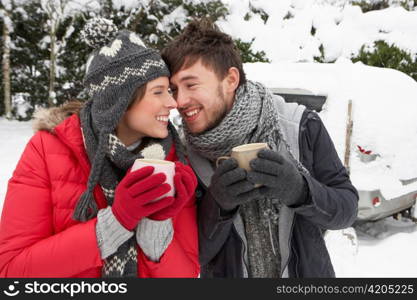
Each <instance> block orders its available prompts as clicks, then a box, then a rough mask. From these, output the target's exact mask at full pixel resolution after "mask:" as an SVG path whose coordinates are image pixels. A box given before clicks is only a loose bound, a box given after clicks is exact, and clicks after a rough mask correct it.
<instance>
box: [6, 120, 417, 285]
mask: <svg viewBox="0 0 417 300" xmlns="http://www.w3.org/2000/svg"><path fill="white" fill-rule="evenodd" d="M31 136H32V129H31V123H30V122H16V121H12V122H10V121H6V120H5V119H0V141H1V147H0V165H1V166H2V167H1V168H0V208H1V207H2V205H3V200H4V196H5V193H6V189H7V181H8V180H9V178H10V177H11V176H12V173H13V170H14V168H15V166H16V163H17V161H18V160H19V157H20V155H21V153H22V151H23V150H24V147H25V145H26V143H27V142H28V141H29V139H30V137H31ZM359 229H360V231H358V238H359V240H356V239H355V236H356V234H355V231H354V230H352V228H348V229H344V230H337V231H328V232H327V233H326V234H325V240H326V243H327V246H328V249H329V253H330V256H331V259H332V262H333V265H334V268H335V271H336V275H337V276H338V277H417V259H415V257H416V249H417V225H415V224H413V223H411V222H407V221H395V220H393V219H392V218H389V219H386V220H383V221H380V222H377V223H372V224H371V223H366V224H365V225H362V226H361V227H360V228H359Z"/></svg>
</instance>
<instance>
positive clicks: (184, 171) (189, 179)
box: [149, 162, 197, 221]
mask: <svg viewBox="0 0 417 300" xmlns="http://www.w3.org/2000/svg"><path fill="white" fill-rule="evenodd" d="M174 186H175V201H174V202H173V203H172V204H171V205H169V206H167V207H164V208H162V209H161V210H159V211H157V212H156V213H154V214H152V215H151V216H150V217H149V218H151V219H153V220H158V221H160V220H165V219H169V218H172V217H173V216H175V215H177V214H178V213H179V212H180V211H181V210H182V209H183V208H184V206H185V205H186V204H187V203H188V201H190V199H191V197H192V196H193V195H194V192H195V189H196V187H197V177H196V176H195V174H194V172H193V170H192V169H191V168H190V167H189V166H186V165H184V164H182V163H180V162H175V175H174Z"/></svg>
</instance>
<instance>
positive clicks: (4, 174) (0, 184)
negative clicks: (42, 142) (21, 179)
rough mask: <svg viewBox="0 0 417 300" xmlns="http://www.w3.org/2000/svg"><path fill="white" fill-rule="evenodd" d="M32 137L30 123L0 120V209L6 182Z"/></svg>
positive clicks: (4, 194)
mask: <svg viewBox="0 0 417 300" xmlns="http://www.w3.org/2000/svg"><path fill="white" fill-rule="evenodd" d="M31 136H32V125H31V123H30V122H18V121H7V120H6V119H4V118H0V141H1V144H0V145H1V146H0V166H1V168H0V208H2V207H3V201H4V197H5V196H6V190H7V182H8V180H9V179H10V177H11V176H12V174H13V170H14V169H15V167H16V164H17V162H18V160H19V158H20V155H21V154H22V152H23V149H24V148H25V146H26V143H27V142H28V141H29V138H30V137H31Z"/></svg>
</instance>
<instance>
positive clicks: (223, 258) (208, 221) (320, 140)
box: [190, 104, 358, 278]
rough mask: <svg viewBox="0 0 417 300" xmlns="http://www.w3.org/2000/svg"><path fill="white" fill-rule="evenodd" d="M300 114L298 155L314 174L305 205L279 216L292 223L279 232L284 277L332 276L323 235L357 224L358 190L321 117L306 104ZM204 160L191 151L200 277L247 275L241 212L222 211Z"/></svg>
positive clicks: (284, 222) (308, 178)
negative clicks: (196, 183)
mask: <svg viewBox="0 0 417 300" xmlns="http://www.w3.org/2000/svg"><path fill="white" fill-rule="evenodd" d="M283 105H284V106H285V104H283ZM300 116H301V117H300V118H299V120H298V123H297V126H299V127H298V128H297V130H296V132H297V134H298V141H297V145H298V147H299V155H298V159H299V161H300V162H301V163H302V164H303V165H304V167H305V168H306V169H307V170H308V171H309V172H310V175H311V176H306V177H305V179H306V181H307V184H308V196H307V200H306V202H305V204H303V205H301V206H299V207H296V208H288V207H285V210H286V211H287V214H285V218H283V220H280V229H281V227H288V230H287V233H286V234H284V235H287V236H288V237H287V238H284V239H283V237H279V241H280V243H284V244H286V245H280V248H281V249H284V250H282V252H283V253H281V256H282V265H281V268H280V269H281V270H282V271H281V276H282V277H300V278H305V277H334V276H335V273H334V270H333V266H332V264H331V261H330V257H329V253H328V251H327V249H326V245H325V242H324V239H323V234H324V232H325V230H327V229H330V230H336V229H342V228H346V227H349V226H351V225H352V224H353V222H354V221H355V219H356V216H357V208H358V193H357V191H356V189H355V188H354V187H353V185H352V184H351V182H350V179H349V176H348V174H347V172H346V169H345V168H344V166H343V165H342V163H341V161H340V159H339V157H338V155H337V153H336V150H335V147H334V145H333V142H332V140H331V138H330V136H329V134H328V132H327V130H326V128H325V127H324V124H323V123H322V121H321V120H320V118H319V116H318V115H317V114H316V113H315V112H312V111H309V110H307V109H306V110H303V112H302V113H300ZM203 160H204V159H202V158H201V157H199V155H198V154H196V153H194V152H192V151H191V153H190V161H191V164H192V165H193V168H194V170H195V171H196V173H197V175H198V177H199V181H200V185H199V188H198V190H197V196H198V220H199V249H200V264H201V277H202V278H208V277H229V278H230V277H246V276H247V271H246V270H247V269H246V265H245V251H246V249H245V248H246V241H245V237H244V233H242V228H239V227H242V226H239V224H241V219H240V217H239V212H238V211H237V212H236V213H234V214H231V215H227V216H224V215H223V214H222V215H221V213H220V208H219V207H218V206H217V204H216V202H215V201H214V199H213V198H212V197H211V195H210V194H209V193H208V192H207V184H204V180H203V178H202V177H205V176H206V177H207V175H208V174H207V173H210V172H207V166H206V167H205V166H204V161H203ZM205 168H206V169H205ZM211 172H213V171H211ZM206 183H207V180H206ZM288 212H289V213H288ZM284 213H285V212H284ZM287 215H290V216H291V217H287ZM239 219H240V220H239ZM281 222H283V223H281ZM282 225H283V226H282ZM283 246H284V247H283ZM285 249H287V250H285ZM284 252H288V253H284Z"/></svg>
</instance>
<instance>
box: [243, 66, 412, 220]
mask: <svg viewBox="0 0 417 300" xmlns="http://www.w3.org/2000/svg"><path fill="white" fill-rule="evenodd" d="M244 69H245V72H246V74H247V77H248V78H249V79H251V80H254V81H259V82H262V83H264V84H265V85H266V86H267V87H268V88H270V89H271V91H272V92H273V93H274V94H278V95H281V96H282V97H283V98H284V99H285V100H286V101H287V102H298V103H301V104H304V105H306V106H307V107H308V108H310V109H314V110H316V111H317V112H318V113H319V115H320V117H321V118H322V120H323V122H324V124H325V125H326V128H327V130H328V131H329V134H330V136H331V137H332V140H333V142H334V144H335V147H336V150H337V152H338V155H339V157H340V159H341V161H342V162H344V164H345V166H346V167H347V168H348V170H349V172H350V177H351V180H352V183H353V184H354V186H355V187H356V188H357V190H358V192H359V212H358V221H374V220H379V219H382V218H384V217H387V216H391V215H394V216H398V215H399V213H401V215H405V214H407V215H409V216H411V217H414V218H415V217H416V212H415V206H416V205H415V203H416V197H417V151H416V149H417V82H416V81H415V80H413V79H412V78H411V77H409V76H407V75H406V74H404V73H401V72H398V71H395V70H392V69H383V68H375V67H369V66H365V65H363V64H361V63H356V64H353V63H351V62H350V61H346V60H339V61H338V62H336V63H333V64H319V63H250V64H245V65H244ZM414 220H416V219H414Z"/></svg>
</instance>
